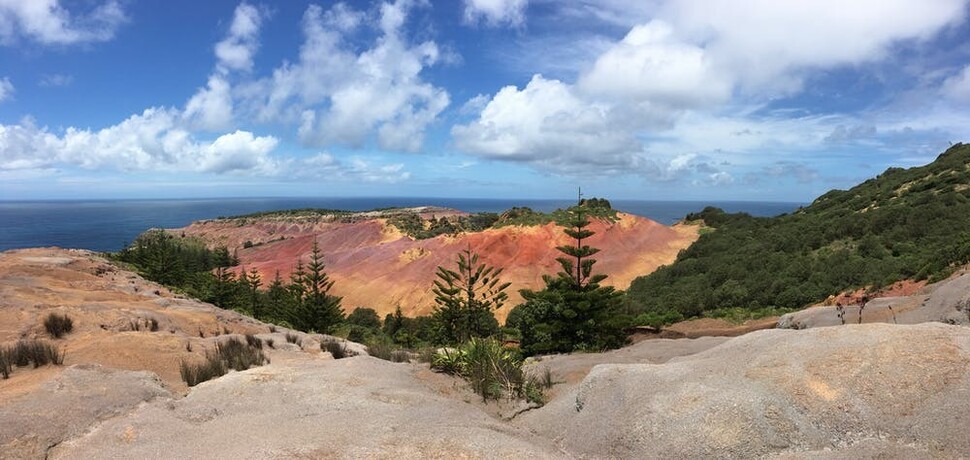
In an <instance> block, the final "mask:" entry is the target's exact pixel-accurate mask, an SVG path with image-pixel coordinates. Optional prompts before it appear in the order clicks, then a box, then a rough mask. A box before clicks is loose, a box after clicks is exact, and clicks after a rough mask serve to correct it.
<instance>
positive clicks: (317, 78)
mask: <svg viewBox="0 0 970 460" xmlns="http://www.w3.org/2000/svg"><path fill="white" fill-rule="evenodd" d="M411 8H412V5H411V2H407V1H398V2H396V3H385V4H383V5H382V8H381V10H380V17H379V20H378V21H377V23H378V25H379V30H380V33H379V36H378V37H377V38H376V40H375V42H374V44H373V46H372V47H370V48H367V49H364V50H362V51H360V52H357V51H356V50H355V49H354V47H353V46H351V45H350V44H348V43H346V42H345V39H344V38H345V37H344V33H345V32H346V30H344V31H342V30H341V27H343V28H344V29H347V28H351V29H352V28H353V27H357V25H358V24H359V21H357V20H356V19H352V18H356V17H357V16H355V15H354V13H352V12H351V11H350V10H349V8H348V7H346V6H344V5H342V4H338V5H337V6H335V7H334V8H332V9H331V10H329V11H327V12H324V10H323V9H322V8H320V7H319V6H316V5H311V6H310V7H309V8H307V10H306V13H305V14H304V17H303V33H304V36H305V41H304V43H303V45H302V47H301V48H300V55H299V60H298V61H297V62H295V63H284V64H283V65H282V66H280V67H279V68H277V69H276V70H274V71H273V75H272V77H271V78H267V79H263V80H261V81H257V82H254V83H252V84H249V85H246V87H245V88H241V89H240V92H241V94H244V95H245V96H244V97H246V98H247V99H248V100H249V101H250V102H249V105H250V107H253V108H254V110H255V111H256V113H257V116H258V118H259V119H260V120H261V121H264V122H282V123H294V122H295V123H299V126H300V128H299V131H298V132H299V135H300V139H301V140H302V141H303V142H304V143H306V144H308V145H315V146H323V145H328V144H332V143H340V144H344V145H349V146H353V147H359V146H362V145H363V144H364V142H366V141H367V140H368V139H369V138H370V136H375V137H376V140H377V143H378V145H379V146H380V147H381V148H383V149H389V150H398V151H417V150H419V149H420V147H421V145H422V144H423V141H424V131H425V129H426V128H427V126H428V125H429V124H430V123H432V122H433V121H434V120H435V119H436V118H437V116H438V115H439V114H440V113H441V111H442V110H444V109H445V108H446V107H447V106H448V104H449V103H450V98H449V95H448V92H447V91H445V90H444V89H442V88H439V87H435V86H434V85H431V84H429V83H426V82H425V81H424V80H423V79H422V78H421V72H422V71H423V70H424V69H425V68H427V67H429V66H432V65H434V64H435V63H437V62H438V60H439V58H440V52H439V49H438V46H437V45H436V44H435V43H434V42H432V41H426V42H423V43H420V44H416V45H411V44H409V43H407V41H406V40H405V38H404V37H403V32H402V27H403V25H404V22H405V20H406V18H407V13H408V11H409V10H410V9H411ZM335 24H336V25H338V26H340V27H335V26H334V25H335Z"/></svg>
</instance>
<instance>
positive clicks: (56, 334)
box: [44, 313, 74, 339]
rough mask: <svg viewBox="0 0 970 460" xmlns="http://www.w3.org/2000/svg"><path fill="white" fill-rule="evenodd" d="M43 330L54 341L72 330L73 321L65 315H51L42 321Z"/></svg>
mask: <svg viewBox="0 0 970 460" xmlns="http://www.w3.org/2000/svg"><path fill="white" fill-rule="evenodd" d="M44 329H47V333H48V334H50V336H51V337H53V338H55V339H59V338H61V337H63V336H65V335H67V334H70V333H71V331H72V330H74V321H73V320H71V318H70V317H68V316H67V315H59V314H57V313H51V314H49V315H47V318H46V319H44Z"/></svg>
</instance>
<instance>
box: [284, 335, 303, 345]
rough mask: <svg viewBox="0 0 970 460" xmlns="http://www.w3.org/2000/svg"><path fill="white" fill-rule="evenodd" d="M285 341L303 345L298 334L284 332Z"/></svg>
mask: <svg viewBox="0 0 970 460" xmlns="http://www.w3.org/2000/svg"><path fill="white" fill-rule="evenodd" d="M286 343H293V344H296V345H298V346H301V347H302V346H303V341H302V340H300V336H298V335H296V334H292V333H289V332H287V333H286Z"/></svg>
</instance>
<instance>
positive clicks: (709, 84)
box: [451, 0, 970, 185]
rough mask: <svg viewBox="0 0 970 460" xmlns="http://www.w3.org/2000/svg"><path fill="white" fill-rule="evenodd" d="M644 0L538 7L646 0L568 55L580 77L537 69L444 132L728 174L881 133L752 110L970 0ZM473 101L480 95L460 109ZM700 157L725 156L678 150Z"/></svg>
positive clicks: (545, 162)
mask: <svg viewBox="0 0 970 460" xmlns="http://www.w3.org/2000/svg"><path fill="white" fill-rule="evenodd" d="M644 3H645V2H624V1H621V0H583V1H579V2H569V3H564V2H549V3H548V5H544V6H548V7H550V8H552V9H554V10H557V11H558V13H559V17H561V18H573V17H575V18H580V17H583V15H582V14H581V13H583V12H584V11H585V12H592V11H599V12H601V13H603V15H600V16H597V15H592V14H591V15H586V17H592V18H596V19H599V20H601V21H605V22H607V23H609V24H611V25H612V26H616V25H624V24H630V18H629V17H627V18H623V17H621V16H622V15H621V14H615V13H619V12H622V11H624V9H625V8H627V7H629V6H631V5H632V4H635V5H640V6H642V7H638V8H635V9H633V10H630V11H631V12H632V13H631V17H637V18H639V19H640V20H641V22H638V23H636V24H633V25H632V26H630V29H629V30H628V32H627V33H626V35H625V36H624V37H623V39H621V40H619V41H617V42H615V43H612V44H609V45H608V46H606V47H603V49H602V51H600V53H599V54H598V55H597V56H596V57H594V58H592V59H590V61H589V62H588V63H587V64H586V65H585V66H582V65H576V64H572V66H573V67H574V68H580V69H583V70H580V71H579V72H578V76H577V77H576V79H575V83H571V82H563V81H559V80H546V79H543V78H542V77H533V79H532V81H531V82H529V84H528V85H526V87H525V88H523V89H521V90H520V89H518V88H516V87H505V88H502V89H501V90H500V91H498V92H497V93H496V94H495V95H494V96H493V97H492V98H491V99H490V100H488V103H487V104H485V106H484V107H482V108H481V109H480V113H479V116H478V117H477V119H474V120H473V121H471V122H469V123H467V124H459V125H456V126H454V127H453V128H452V131H451V132H452V136H453V138H454V141H455V145H456V146H457V147H458V148H459V149H461V150H463V151H465V152H467V153H470V154H473V155H476V156H481V157H487V158H492V159H500V160H508V161H519V162H527V163H529V164H531V165H532V166H534V167H535V168H537V169H539V170H540V171H551V172H557V173H564V172H565V173H574V172H576V171H584V170H587V169H588V166H590V165H591V164H592V163H591V162H593V161H597V162H599V163H596V164H597V171H598V172H599V173H601V174H603V173H606V174H608V173H624V172H626V173H632V174H640V175H645V176H648V177H651V178H653V179H656V180H665V181H666V180H675V179H682V178H684V177H687V176H691V177H695V179H696V178H702V179H703V180H704V181H706V182H707V183H714V184H721V185H725V184H730V183H736V181H735V180H734V176H732V175H731V173H730V172H729V171H727V170H726V168H741V169H748V170H751V169H752V168H755V169H757V168H760V167H761V165H762V163H763V162H764V155H766V154H769V153H770V154H772V155H781V156H784V155H790V154H792V153H791V152H805V151H807V150H808V149H813V148H814V149H820V148H822V149H824V148H829V147H832V148H835V147H833V145H834V144H837V143H845V142H849V141H851V142H854V143H859V142H867V143H874V142H877V141H876V140H874V138H876V137H879V136H882V135H883V134H884V132H883V127H882V126H879V123H878V120H860V119H851V118H850V117H842V116H828V117H826V116H804V115H795V114H792V113H767V114H765V113H759V110H760V108H763V107H764V105H765V104H766V103H768V102H770V101H772V100H774V99H777V98H779V97H784V96H790V95H793V94H797V93H798V92H799V91H801V89H802V86H803V82H804V81H805V80H806V78H808V77H810V76H812V75H817V72H819V71H821V70H827V69H836V68H840V67H844V66H859V65H863V64H867V63H872V62H877V61H880V60H883V59H885V58H886V57H887V56H889V55H890V53H891V52H892V50H893V49H894V47H897V46H899V45H900V44H906V43H912V42H914V41H915V42H919V41H922V40H928V39H930V38H932V37H934V36H936V35H937V34H939V33H940V32H941V31H942V30H944V29H945V28H947V27H950V26H953V25H955V24H958V23H960V22H961V21H963V19H964V17H963V16H964V13H965V7H966V5H967V1H966V0H940V1H939V2H932V3H931V4H929V3H926V2H919V1H912V0H889V1H888V2H883V1H876V0H865V1H858V2H850V3H851V4H845V2H842V1H835V0H818V1H796V2H766V1H763V0H738V1H734V0H730V1H729V0H715V1H708V0H686V1H665V2H659V3H655V4H651V5H648V6H644ZM635 5H633V6H635ZM601 16H602V17H601ZM647 16H650V19H646V18H647ZM547 48H548V47H547ZM544 49H545V48H543V50H544ZM542 52H545V51H542ZM549 53H550V54H555V53H556V51H555V50H552V51H550V52H549ZM968 75H970V70H966V69H965V70H964V72H962V73H961V74H959V75H956V76H954V77H952V78H951V79H950V80H948V81H947V82H946V83H945V84H944V85H943V91H944V92H945V93H947V94H951V95H952V96H953V97H955V98H959V97H962V95H963V94H965V93H964V91H967V93H968V95H970V77H968ZM481 104H482V100H481V99H480V98H475V99H473V100H471V101H469V103H468V104H466V107H465V110H468V109H469V108H470V107H472V106H481ZM755 113H758V115H755ZM885 121H886V120H883V122H884V123H885ZM840 125H841V126H842V127H841V128H840V127H839V126H840ZM697 153H699V154H703V155H711V156H717V157H718V158H723V159H725V160H724V161H725V163H726V164H725V165H714V163H712V162H700V163H698V162H696V161H693V162H688V163H683V162H684V161H686V160H685V159H686V158H687V157H685V156H684V155H685V154H686V155H693V154H697ZM682 163H683V164H682ZM793 177H795V178H796V179H797V180H799V181H807V179H808V178H811V177H813V176H811V175H810V174H807V173H804V172H803V173H801V174H795V175H794V176H793Z"/></svg>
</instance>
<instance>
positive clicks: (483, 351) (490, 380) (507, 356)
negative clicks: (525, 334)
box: [431, 338, 551, 404]
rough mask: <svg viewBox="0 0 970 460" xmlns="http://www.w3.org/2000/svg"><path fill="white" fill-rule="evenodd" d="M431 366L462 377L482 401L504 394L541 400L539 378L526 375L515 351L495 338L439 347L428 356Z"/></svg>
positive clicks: (535, 401) (542, 398) (541, 386)
mask: <svg viewBox="0 0 970 460" xmlns="http://www.w3.org/2000/svg"><path fill="white" fill-rule="evenodd" d="M431 367H432V369H434V370H436V371H439V372H444V373H448V374H452V375H457V376H460V377H462V378H464V379H465V380H467V381H468V383H470V384H471V386H472V390H473V391H474V392H475V393H477V394H478V395H480V396H481V397H482V400H483V401H487V400H489V399H498V398H501V397H508V398H524V399H526V400H527V401H529V402H532V403H536V404H543V403H544V402H545V396H544V393H543V385H542V381H541V379H539V378H536V377H533V376H527V375H526V373H525V372H524V371H523V370H522V357H521V356H520V355H519V353H518V351H516V350H512V349H509V348H506V347H505V346H503V345H502V343H501V342H499V341H497V340H495V339H480V338H473V339H471V340H469V341H468V342H467V343H465V344H464V345H462V346H461V347H460V348H458V349H443V350H441V351H439V352H438V353H437V354H436V355H435V357H434V358H433V359H432V362H431ZM549 381H550V382H551V374H550V377H549ZM550 386H551V384H550Z"/></svg>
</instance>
